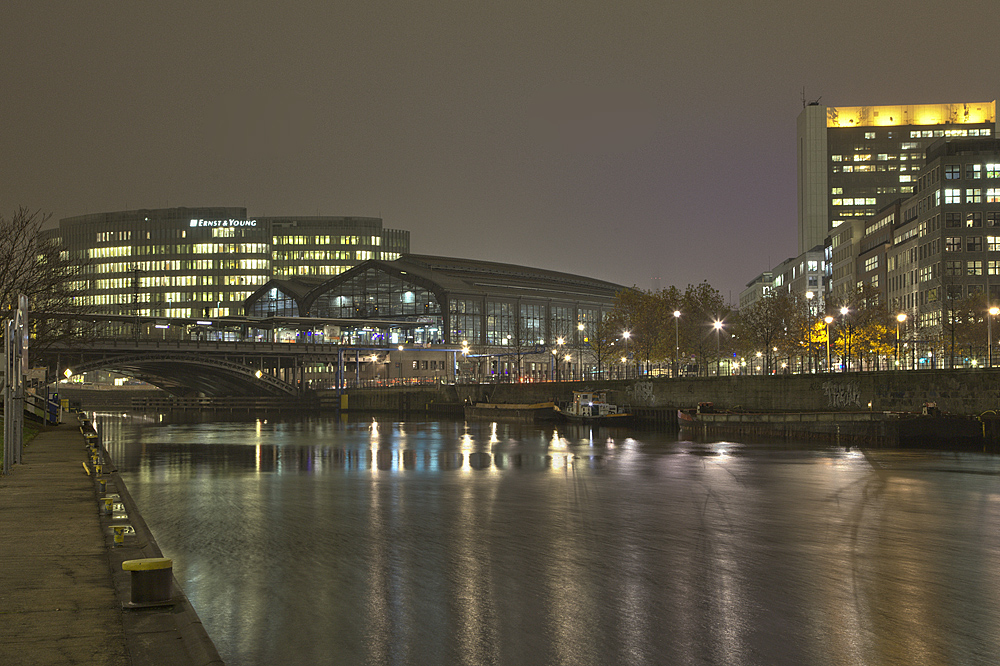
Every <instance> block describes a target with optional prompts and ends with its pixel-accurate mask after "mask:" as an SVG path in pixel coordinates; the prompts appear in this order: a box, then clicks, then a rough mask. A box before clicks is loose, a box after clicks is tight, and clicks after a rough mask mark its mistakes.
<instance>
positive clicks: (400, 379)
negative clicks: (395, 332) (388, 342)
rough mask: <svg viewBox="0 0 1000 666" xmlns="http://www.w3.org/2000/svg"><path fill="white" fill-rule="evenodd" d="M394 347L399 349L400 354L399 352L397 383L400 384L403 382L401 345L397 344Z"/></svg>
mask: <svg viewBox="0 0 1000 666" xmlns="http://www.w3.org/2000/svg"><path fill="white" fill-rule="evenodd" d="M396 349H398V350H399V351H400V354H399V383H400V384H402V383H403V354H402V351H403V345H399V346H398V347H396Z"/></svg>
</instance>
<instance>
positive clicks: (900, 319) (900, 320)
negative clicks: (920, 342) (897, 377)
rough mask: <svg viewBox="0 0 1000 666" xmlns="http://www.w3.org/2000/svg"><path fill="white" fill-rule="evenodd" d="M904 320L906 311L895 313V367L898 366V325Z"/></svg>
mask: <svg viewBox="0 0 1000 666" xmlns="http://www.w3.org/2000/svg"><path fill="white" fill-rule="evenodd" d="M905 321H906V313H905V312H900V313H899V314H898V315H896V367H897V368H898V367H899V325H900V324H902V323H903V322H905Z"/></svg>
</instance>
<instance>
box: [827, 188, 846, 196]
mask: <svg viewBox="0 0 1000 666" xmlns="http://www.w3.org/2000/svg"><path fill="white" fill-rule="evenodd" d="M843 193H844V188H842V187H834V188H832V189H831V190H830V194H843Z"/></svg>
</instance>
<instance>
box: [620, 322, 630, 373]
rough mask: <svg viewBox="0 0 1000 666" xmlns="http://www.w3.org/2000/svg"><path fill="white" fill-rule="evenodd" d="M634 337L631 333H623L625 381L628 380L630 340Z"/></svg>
mask: <svg viewBox="0 0 1000 666" xmlns="http://www.w3.org/2000/svg"><path fill="white" fill-rule="evenodd" d="M631 337H632V332H631V331H622V338H623V339H624V340H625V358H624V359H623V362H624V363H625V379H628V339H629V338H631Z"/></svg>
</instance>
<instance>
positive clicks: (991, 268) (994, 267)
mask: <svg viewBox="0 0 1000 666" xmlns="http://www.w3.org/2000/svg"><path fill="white" fill-rule="evenodd" d="M986 270H987V272H988V273H989V274H990V275H1000V261H987V262H986Z"/></svg>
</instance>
